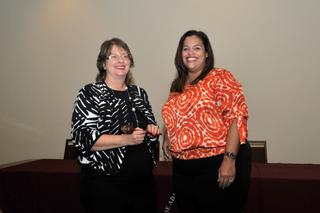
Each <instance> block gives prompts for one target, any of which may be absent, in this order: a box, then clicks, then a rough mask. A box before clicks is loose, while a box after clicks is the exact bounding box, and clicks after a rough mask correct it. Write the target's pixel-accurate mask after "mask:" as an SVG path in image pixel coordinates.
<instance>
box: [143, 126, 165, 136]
mask: <svg viewBox="0 0 320 213" xmlns="http://www.w3.org/2000/svg"><path fill="white" fill-rule="evenodd" d="M146 130H147V133H148V134H150V135H152V136H158V135H161V133H160V128H159V126H156V125H154V124H148V126H147V129H146Z"/></svg>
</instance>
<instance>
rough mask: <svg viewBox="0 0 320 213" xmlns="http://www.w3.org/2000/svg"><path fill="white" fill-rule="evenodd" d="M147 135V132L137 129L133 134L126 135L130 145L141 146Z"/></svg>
mask: <svg viewBox="0 0 320 213" xmlns="http://www.w3.org/2000/svg"><path fill="white" fill-rule="evenodd" d="M145 135H146V131H145V130H143V129H141V128H138V127H137V128H135V129H134V130H133V132H132V133H131V134H128V135H125V136H126V140H127V142H128V144H129V145H137V144H141V143H142V142H143V140H144V137H145Z"/></svg>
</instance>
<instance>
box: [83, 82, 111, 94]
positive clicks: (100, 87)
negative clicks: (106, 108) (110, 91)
mask: <svg viewBox="0 0 320 213" xmlns="http://www.w3.org/2000/svg"><path fill="white" fill-rule="evenodd" d="M105 90H106V86H105V84H104V83H103V82H95V83H88V84H86V85H84V86H83V87H82V88H81V89H80V92H82V93H86V94H92V95H100V94H101V93H103V91H105Z"/></svg>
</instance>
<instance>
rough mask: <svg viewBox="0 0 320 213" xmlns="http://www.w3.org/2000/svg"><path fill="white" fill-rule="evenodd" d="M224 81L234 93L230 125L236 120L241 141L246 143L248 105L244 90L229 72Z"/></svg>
mask: <svg viewBox="0 0 320 213" xmlns="http://www.w3.org/2000/svg"><path fill="white" fill-rule="evenodd" d="M224 79H225V82H226V83H227V85H228V88H229V89H230V90H231V91H232V95H231V97H232V99H231V103H230V115H229V119H230V124H231V121H233V120H234V119H236V122H237V128H238V133H239V139H240V142H241V143H244V142H245V141H246V139H247V137H248V125H247V121H248V106H247V104H246V100H245V96H244V92H243V88H242V85H241V84H240V83H239V82H238V81H237V80H236V79H235V78H234V76H233V75H232V74H231V73H230V72H228V71H226V72H225V77H224Z"/></svg>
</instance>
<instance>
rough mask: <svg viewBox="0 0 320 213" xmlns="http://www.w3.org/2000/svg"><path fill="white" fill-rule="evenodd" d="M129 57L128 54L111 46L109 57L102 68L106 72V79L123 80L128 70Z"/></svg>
mask: <svg viewBox="0 0 320 213" xmlns="http://www.w3.org/2000/svg"><path fill="white" fill-rule="evenodd" d="M130 64H131V61H130V55H129V54H128V52H127V51H126V50H125V49H123V48H121V47H119V46H116V45H113V46H112V48H111V51H110V55H109V56H108V57H107V59H106V61H105V64H104V68H105V70H106V71H107V78H113V79H125V78H126V75H127V74H128V72H129V69H130Z"/></svg>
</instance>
